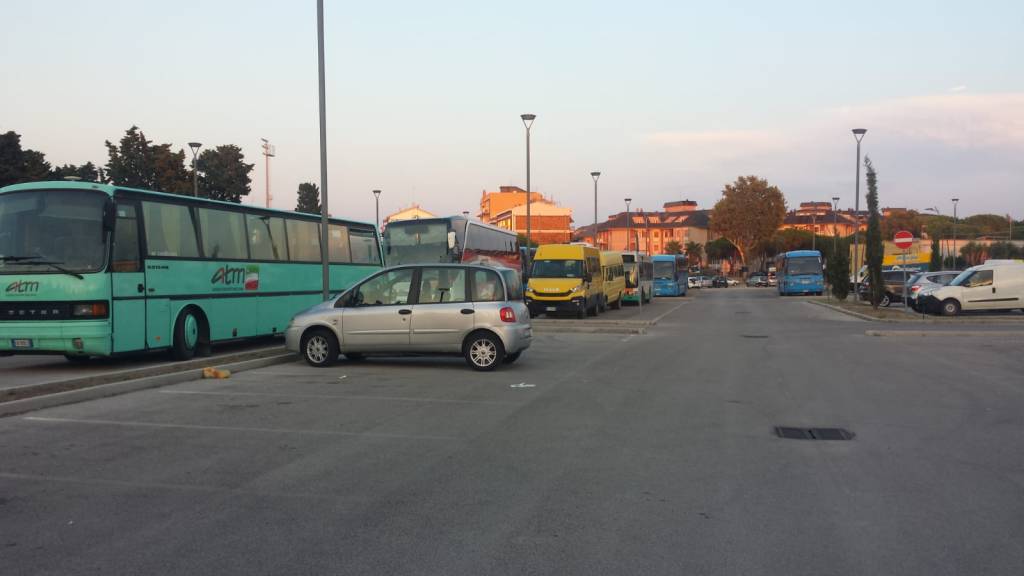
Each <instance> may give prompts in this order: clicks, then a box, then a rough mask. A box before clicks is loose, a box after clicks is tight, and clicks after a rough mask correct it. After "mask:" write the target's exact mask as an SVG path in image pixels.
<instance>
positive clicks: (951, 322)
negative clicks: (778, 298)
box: [806, 300, 1024, 328]
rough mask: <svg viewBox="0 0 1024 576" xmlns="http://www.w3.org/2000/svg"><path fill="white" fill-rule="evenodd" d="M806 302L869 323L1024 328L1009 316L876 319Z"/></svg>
mask: <svg viewBox="0 0 1024 576" xmlns="http://www.w3.org/2000/svg"><path fill="white" fill-rule="evenodd" d="M806 302H809V303H811V304H814V305H816V306H821V307H822V308H828V309H829V310H833V311H835V312H840V313H842V314H846V315H848V316H853V317H854V318H861V319H863V320H868V321H871V322H885V323H888V324H933V325H935V324H938V325H943V324H945V325H947V326H955V325H957V324H984V325H990V326H1008V327H1011V328H1012V327H1017V326H1022V327H1024V318H1019V317H1009V316H997V317H985V316H971V315H961V316H956V317H952V318H947V317H945V316H930V315H929V316H925V317H924V318H921V313H920V312H914V313H912V314H906V316H907V317H906V318H902V319H893V318H875V317H874V316H869V315H867V314H861V313H860V312H854V311H853V310H846V309H845V308H840V307H838V306H834V305H832V304H828V303H826V302H819V301H817V300H806Z"/></svg>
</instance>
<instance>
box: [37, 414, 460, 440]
mask: <svg viewBox="0 0 1024 576" xmlns="http://www.w3.org/2000/svg"><path fill="white" fill-rule="evenodd" d="M23 420H28V421H31V422H47V423H56V424H93V425H97V426H135V427H140V428H170V429H175V430H217V431H224V432H270V433H273V434H307V435H312V436H353V437H366V438H395V439H403V440H458V438H456V437H455V436H424V435H410V434H383V433H377V432H342V431H340V430H303V429H295V428H250V427H246V426H209V425H203V424H167V423H163V422H134V421H129V420H86V419H79V418H48V417H44V416H25V417H24V418H23Z"/></svg>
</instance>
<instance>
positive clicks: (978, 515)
mask: <svg viewBox="0 0 1024 576" xmlns="http://www.w3.org/2000/svg"><path fill="white" fill-rule="evenodd" d="M658 306H659V307H660V309H657V307H650V308H645V309H644V311H640V310H636V309H627V310H626V311H624V312H623V313H622V314H623V316H624V317H625V318H623V319H627V320H629V319H631V320H643V319H645V318H647V316H646V314H652V316H651V318H653V317H654V315H655V312H657V313H658V314H663V316H662V317H661V318H660V319H659V321H658V322H657V324H655V325H652V326H649V327H648V329H647V331H646V333H644V334H613V333H561V332H558V331H539V333H538V335H537V336H536V341H535V342H534V344H533V347H532V348H530V349H529V350H528V351H527V352H526V354H525V355H524V356H523V358H522V359H521V360H520V361H519V362H517V363H516V364H514V365H509V366H505V367H502V368H501V369H499V370H497V371H495V372H493V373H478V372H474V371H472V370H469V369H468V368H467V367H466V366H465V363H464V361H463V360H462V359H461V358H441V359H438V358H416V357H408V358H371V359H369V360H367V361H365V362H362V363H348V362H340V363H339V364H338V365H336V366H334V367H332V368H329V369H314V368H311V367H309V366H307V365H305V364H304V363H300V362H293V363H288V364H281V365H277V366H272V367H267V368H262V369H257V370H252V371H248V372H242V373H239V374H236V375H234V376H233V377H232V378H231V379H229V380H203V381H195V382H189V383H185V384H180V385H175V386H169V387H165V388H158V389H153V390H147V391H142V392H136V393H132V394H127V395H123V396H118V397H113V398H107V399H102V400H96V401H91V402H85V403H81V404H75V405H69V406H64V407H59V408H52V409H48V410H42V411H37V412H32V413H29V414H24V415H21V416H16V417H8V418H4V419H0V550H2V551H3V552H2V553H0V573H3V574H73V573H102V574H151V573H159V574H198V573H203V574H246V575H252V574H282V573H286V574H290V573H294V574H300V573H301V574H305V573H344V574H385V573H387V574H391V573H393V574H413V573H424V574H493V573H516V574H521V573H558V574H623V573H629V574H681V573H688V574H692V573H708V572H715V573H733V574H755V573H763V574H879V573H885V574H925V573H926V574H962V573H971V574H1020V573H1022V572H1024V538H1021V535H1022V534H1024V501H1022V500H1021V498H1020V493H1021V492H1020V491H1021V486H1022V485H1024V484H1022V483H1024V468H1021V464H1020V462H1019V460H1020V459H1019V454H1021V453H1022V452H1024V423H1022V420H1021V418H1020V417H1019V415H1020V413H1021V411H1022V409H1024V384H1022V383H1021V379H1020V374H1021V371H1022V369H1024V360H1022V359H1021V356H1020V354H1019V342H1018V343H1014V342H1009V341H1007V340H1005V339H1003V338H1001V337H1000V336H999V335H998V334H997V333H995V329H993V336H992V337H973V338H955V337H954V338H947V339H943V340H942V343H941V344H939V345H940V346H941V352H937V351H936V349H935V346H936V343H935V341H934V340H930V339H927V338H873V337H870V336H868V335H866V333H865V331H866V330H867V329H869V328H871V327H872V323H870V322H865V321H862V320H860V319H857V318H853V317H851V316H847V315H844V314H841V313H838V312H835V311H832V310H828V309H826V308H822V307H820V306H816V305H813V304H811V303H810V302H807V301H806V300H805V299H802V298H792V299H780V298H778V297H777V296H776V295H775V294H774V293H773V292H772V291H768V290H754V289H749V290H747V289H742V290H738V289H729V290H703V291H695V292H693V293H691V295H690V296H688V297H687V298H685V299H663V300H661V301H659V304H658ZM641 315H643V316H641ZM601 318H612V316H611V315H608V316H602V317H600V318H599V319H601ZM588 320H589V319H588ZM573 322H581V323H583V322H587V320H581V321H573ZM990 328H991V327H990ZM997 328H999V327H997ZM775 426H839V427H844V428H846V429H849V430H850V431H852V432H854V433H855V434H856V436H855V438H854V439H853V440H851V441H846V442H822V441H817V442H815V441H806V440H784V439H781V438H778V437H777V436H775V435H774V434H773V433H772V431H773V428H774V427H775Z"/></svg>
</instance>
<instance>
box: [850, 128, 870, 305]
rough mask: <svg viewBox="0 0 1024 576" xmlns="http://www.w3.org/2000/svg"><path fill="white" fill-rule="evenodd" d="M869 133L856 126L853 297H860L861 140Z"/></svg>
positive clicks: (854, 133)
mask: <svg viewBox="0 0 1024 576" xmlns="http://www.w3.org/2000/svg"><path fill="white" fill-rule="evenodd" d="M865 134H867V129H866V128H854V129H853V137H854V138H856V139H857V184H856V191H855V192H854V194H855V195H854V197H853V298H854V300H856V299H858V298H860V258H859V257H860V240H859V237H860V141H861V140H862V139H863V138H864V135H865Z"/></svg>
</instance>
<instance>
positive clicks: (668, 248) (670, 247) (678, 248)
mask: <svg viewBox="0 0 1024 576" xmlns="http://www.w3.org/2000/svg"><path fill="white" fill-rule="evenodd" d="M682 253H683V245H682V244H680V243H679V240H669V241H668V242H666V243H665V254H682Z"/></svg>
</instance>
